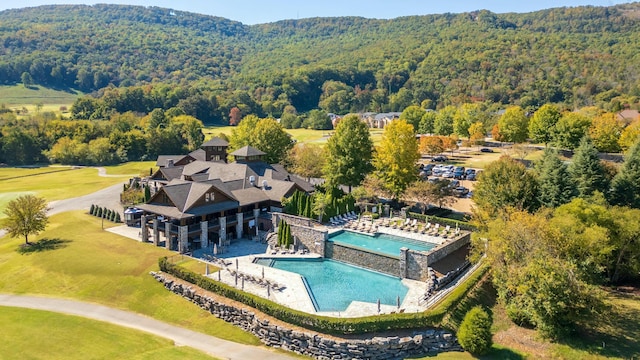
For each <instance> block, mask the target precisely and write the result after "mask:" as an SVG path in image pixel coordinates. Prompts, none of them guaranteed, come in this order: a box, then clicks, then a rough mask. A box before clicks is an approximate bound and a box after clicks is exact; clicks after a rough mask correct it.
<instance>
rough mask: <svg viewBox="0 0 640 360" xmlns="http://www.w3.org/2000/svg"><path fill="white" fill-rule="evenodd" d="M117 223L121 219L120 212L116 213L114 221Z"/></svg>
mask: <svg viewBox="0 0 640 360" xmlns="http://www.w3.org/2000/svg"><path fill="white" fill-rule="evenodd" d="M115 222H117V223H121V222H122V219H120V213H116V221H115Z"/></svg>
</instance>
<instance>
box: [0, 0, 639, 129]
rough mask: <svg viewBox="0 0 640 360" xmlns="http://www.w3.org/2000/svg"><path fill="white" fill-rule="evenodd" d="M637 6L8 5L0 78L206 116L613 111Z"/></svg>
mask: <svg viewBox="0 0 640 360" xmlns="http://www.w3.org/2000/svg"><path fill="white" fill-rule="evenodd" d="M639 15H640V4H639V3H633V4H625V5H617V6H611V7H576V8H556V9H549V10H543V11H538V12H532V13H526V14H515V13H510V14H494V13H491V12H489V11H486V10H480V11H475V12H471V13H462V14H442V15H427V16H411V17H402V18H397V19H392V20H376V19H365V18H357V17H341V18H311V19H302V20H286V21H280V22H276V23H269V24H261V25H254V26H247V25H243V24H241V23H239V22H234V21H230V20H227V19H223V18H217V17H212V16H205V15H198V14H194V13H188V12H181V11H174V10H170V9H163V8H158V7H138V6H122V5H104V4H100V5H94V6H84V5H56V6H41V7H35V8H24V9H16V10H6V11H2V12H0V43H1V44H2V45H3V46H2V47H0V83H2V84H15V83H24V84H25V85H27V86H29V85H34V84H39V85H44V86H48V87H53V88H60V89H78V90H80V91H83V92H86V93H90V94H92V95H93V96H95V97H98V98H104V97H109V96H111V99H114V98H115V100H113V101H112V103H111V105H109V101H105V103H106V105H105V104H98V105H96V104H94V105H96V106H98V107H101V108H100V109H99V111H97V112H96V111H95V110H96V109H93V111H91V112H90V113H88V112H85V113H83V114H80V115H78V117H79V118H81V117H82V116H85V117H90V116H93V117H94V118H95V117H106V116H107V115H108V113H109V112H116V111H117V112H123V111H126V110H132V111H140V112H144V113H149V112H150V111H151V110H153V109H154V108H157V107H160V108H163V109H165V110H168V109H169V108H171V107H175V106H177V105H178V103H179V102H181V101H182V102H183V104H182V105H184V106H180V107H181V108H182V109H183V110H184V111H185V113H187V114H189V115H192V116H195V117H197V118H198V119H200V120H203V121H205V123H226V122H228V121H229V120H230V114H231V113H232V111H231V110H232V109H234V108H236V110H235V115H234V114H231V115H232V116H231V117H232V118H233V117H234V116H244V115H248V114H256V115H258V116H274V117H280V116H282V115H283V113H303V112H308V111H309V110H312V109H316V108H321V109H322V110H324V111H327V112H334V113H339V114H344V113H347V112H354V111H375V112H382V111H401V110H402V109H404V108H406V107H407V106H409V105H422V106H423V107H424V108H434V109H440V108H442V107H444V106H447V105H460V104H463V103H466V102H471V101H486V102H491V103H495V104H517V105H520V106H522V107H523V108H527V109H531V110H535V109H536V108H537V107H539V106H541V105H542V104H545V103H556V104H561V105H562V106H564V107H565V108H578V107H583V106H589V105H597V106H599V107H601V108H604V109H606V110H609V111H615V110H618V109H620V108H622V107H623V106H625V105H627V104H629V105H631V106H632V107H634V106H637V97H638V96H640V82H639V78H640V73H638V69H640V66H639V65H640V59H639V58H638V55H637V49H639V48H640V17H639ZM150 84H163V85H162V89H161V91H158V90H155V93H156V94H158V93H161V98H156V100H153V99H152V101H146V102H144V103H139V102H130V103H132V104H135V106H126V105H122V103H120V105H119V106H120V107H114V106H112V105H113V102H114V101H116V100H118V99H119V96H120V94H123V93H125V92H127V91H128V92H129V93H128V94H135V95H136V96H140V94H141V93H140V91H142V92H144V93H145V94H146V95H145V96H146V97H147V98H148V95H149V94H151V93H152V92H154V91H153V90H152V88H153V87H155V85H154V86H152V87H150V86H149V85H150ZM169 95H170V96H169ZM128 100H131V99H128ZM85 105H87V104H85ZM89 105H90V104H89ZM189 106H191V108H189ZM198 108H199V109H200V110H199V111H200V112H201V113H203V114H206V115H204V116H198V114H197V111H198ZM185 109H186V110H185ZM89 110H91V108H89ZM231 120H232V121H233V119H231Z"/></svg>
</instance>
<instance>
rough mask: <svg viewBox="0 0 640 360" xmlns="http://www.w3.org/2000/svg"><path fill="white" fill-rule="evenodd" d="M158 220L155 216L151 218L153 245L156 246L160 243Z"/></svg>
mask: <svg viewBox="0 0 640 360" xmlns="http://www.w3.org/2000/svg"><path fill="white" fill-rule="evenodd" d="M159 222H160V221H159V220H158V219H157V218H155V219H153V245H155V246H158V244H160V231H159V230H158V223H159Z"/></svg>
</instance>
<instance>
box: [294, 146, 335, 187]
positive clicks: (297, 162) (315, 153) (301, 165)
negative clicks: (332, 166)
mask: <svg viewBox="0 0 640 360" xmlns="http://www.w3.org/2000/svg"><path fill="white" fill-rule="evenodd" d="M325 161H326V156H325V154H324V148H323V147H321V146H320V145H317V144H297V145H296V146H294V147H293V148H292V149H291V151H289V156H288V164H289V170H290V171H291V172H292V173H294V174H298V175H300V176H302V177H304V178H307V179H309V178H312V177H321V176H322V168H323V167H324V163H325Z"/></svg>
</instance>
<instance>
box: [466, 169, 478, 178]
mask: <svg viewBox="0 0 640 360" xmlns="http://www.w3.org/2000/svg"><path fill="white" fill-rule="evenodd" d="M469 174H474V175H475V174H476V169H472V168H468V169H467V170H465V171H464V177H465V179H469Z"/></svg>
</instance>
